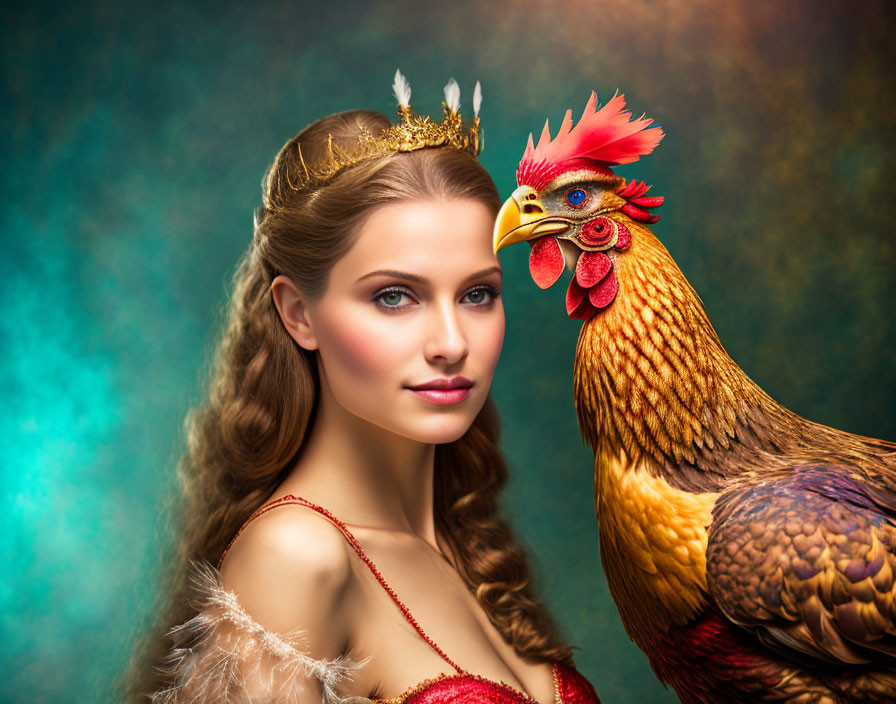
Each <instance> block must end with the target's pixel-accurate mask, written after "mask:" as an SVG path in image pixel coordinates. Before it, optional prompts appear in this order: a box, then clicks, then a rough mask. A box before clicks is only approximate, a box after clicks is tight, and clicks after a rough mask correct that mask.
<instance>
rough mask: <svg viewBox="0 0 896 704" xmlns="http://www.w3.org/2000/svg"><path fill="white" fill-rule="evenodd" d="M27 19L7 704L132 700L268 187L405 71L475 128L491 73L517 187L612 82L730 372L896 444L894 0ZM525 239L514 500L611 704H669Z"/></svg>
mask: <svg viewBox="0 0 896 704" xmlns="http://www.w3.org/2000/svg"><path fill="white" fill-rule="evenodd" d="M424 8H425V9H424ZM5 20H6V21H5V24H4V25H3V27H2V30H0V32H2V37H0V39H2V41H0V46H2V49H0V51H2V55H3V83H2V95H0V119H2V125H3V134H4V139H3V141H2V146H0V149H2V155H3V165H4V168H3V174H2V181H0V183H2V201H3V211H2V212H3V220H2V257H0V292H2V299H0V300H2V307H3V310H2V312H3V314H2V317H0V357H2V372H0V394H2V399H3V404H2V410H0V442H2V447H3V460H4V461H3V468H2V490H3V491H2V496H3V507H2V521H3V523H2V526H0V536H2V537H0V541H2V542H0V546H2V560H3V565H4V569H3V571H2V572H3V573H2V577H0V618H2V637H0V648H2V651H0V662H2V665H0V668H2V669H0V683H2V684H0V688H2V699H3V700H4V701H7V702H32V701H42V702H69V701H90V702H105V701H114V695H113V694H112V691H113V689H112V686H113V684H114V681H115V677H116V674H117V672H118V671H119V670H120V668H121V666H122V665H123V663H124V662H125V661H126V659H127V657H128V654H129V650H130V647H131V641H132V639H133V637H134V634H135V632H136V630H137V629H138V627H139V626H140V625H141V624H142V623H143V621H144V620H145V619H146V618H147V616H148V613H147V612H148V608H149V604H150V600H151V597H152V594H153V588H154V575H155V570H156V565H157V560H158V559H159V555H160V554H161V551H162V550H163V548H164V546H165V545H166V544H167V541H168V540H169V538H170V536H169V533H168V529H167V526H168V520H167V516H166V515H165V513H164V506H165V496H166V492H169V491H170V490H171V488H172V487H173V476H174V475H173V469H174V464H175V462H176V459H177V456H178V454H179V452H180V450H181V447H182V444H181V443H182V436H181V424H182V419H183V416H184V414H185V412H186V411H187V409H188V407H189V406H190V405H191V404H193V403H195V402H196V401H197V400H198V399H199V398H200V394H201V383H200V379H201V372H200V370H201V368H202V366H203V364H204V361H205V359H206V358H207V355H208V354H209V353H210V349H211V348H210V345H211V343H212V340H213V337H214V334H215V331H216V326H217V325H218V324H219V322H220V320H221V315H220V312H219V311H220V308H221V306H222V305H223V304H224V302H225V300H226V296H227V282H228V279H229V277H230V275H231V273H232V271H233V268H234V265H235V263H236V261H237V258H238V257H239V256H240V254H241V252H242V251H243V250H244V248H245V247H246V246H247V244H248V242H249V241H250V237H251V222H252V210H253V208H254V207H255V205H256V204H257V203H258V202H259V200H260V186H259V184H260V179H261V176H262V174H263V172H264V170H265V168H266V167H267V165H268V164H269V162H270V161H271V160H272V159H273V157H274V155H275V154H276V152H277V150H278V149H279V147H280V146H281V145H282V143H283V142H285V141H286V139H288V138H289V137H290V136H292V135H293V134H295V133H296V132H298V131H299V130H300V129H301V128H302V127H304V126H305V125H306V124H308V123H309V122H311V121H313V120H315V119H317V118H318V117H320V116H322V115H324V114H328V113H331V112H335V111H339V110H345V109H349V108H355V107H369V108H374V109H378V110H380V111H382V112H385V113H386V114H388V115H390V116H393V115H394V113H393V109H394V106H393V102H394V101H393V99H392V98H391V95H390V85H391V81H392V76H393V74H394V72H395V69H396V68H401V69H402V71H403V72H404V73H405V74H406V75H407V77H408V80H409V81H410V84H411V86H412V88H413V91H414V92H413V99H412V104H413V105H414V106H415V107H416V108H417V109H418V110H420V111H422V112H429V113H435V112H437V111H438V110H439V101H440V99H441V89H442V86H443V85H444V83H445V82H446V80H447V79H448V77H449V76H454V77H455V78H457V79H458V81H459V82H460V85H461V89H462V94H461V99H462V102H463V109H464V111H465V113H468V112H469V106H470V96H471V90H472V86H473V84H474V83H475V81H476V80H477V79H479V80H481V81H482V85H483V94H484V100H483V107H482V116H483V124H484V128H485V133H486V142H485V150H484V152H483V154H482V157H481V160H482V163H483V164H484V165H485V166H486V167H487V168H488V170H489V171H490V172H491V173H492V175H493V176H494V177H495V179H496V181H497V183H498V186H499V188H500V190H501V193H502V195H505V196H506V195H508V194H509V193H510V191H511V190H512V188H513V186H514V171H515V167H516V163H517V160H518V159H519V157H520V155H521V153H522V149H523V147H524V145H525V139H526V136H527V134H528V132H529V131H535V132H536V134H537V133H538V131H540V129H541V126H542V124H543V122H544V119H545V117H548V116H549V117H550V118H551V121H552V127H553V130H554V131H556V127H557V126H558V125H559V120H560V118H561V117H562V115H563V112H564V111H565V109H566V108H567V107H571V108H572V109H573V111H574V113H575V115H576V117H578V115H579V114H581V110H582V109H583V107H584V104H585V101H586V100H587V98H588V95H589V94H590V91H591V90H592V89H595V90H597V91H598V93H599V94H600V95H601V97H602V98H604V99H607V98H609V97H610V96H611V95H612V94H613V91H614V90H615V89H616V88H619V89H621V90H622V91H623V92H625V94H626V97H627V99H628V101H629V105H630V107H631V108H632V110H633V111H634V112H635V113H636V114H640V113H641V112H642V111H644V112H646V113H648V115H650V116H651V117H653V118H655V119H656V120H657V121H658V122H659V123H660V124H662V126H663V128H664V130H665V131H666V133H667V135H668V136H667V137H666V138H665V139H664V140H663V142H662V143H661V144H660V146H659V147H658V149H657V150H656V151H655V153H654V154H652V155H650V156H649V157H647V158H645V159H643V160H642V161H641V162H639V163H637V164H634V165H630V166H628V167H625V168H623V169H621V173H622V174H623V175H625V176H629V177H637V178H639V179H646V180H647V181H648V182H649V183H652V184H653V186H654V188H653V192H655V193H657V194H662V195H665V196H666V197H667V204H666V205H665V206H663V207H662V208H661V209H660V212H661V213H662V215H663V218H662V220H661V221H660V223H659V224H658V225H656V226H655V227H654V231H655V232H656V233H657V234H658V236H659V237H660V238H661V239H662V240H663V241H664V242H665V243H666V245H667V246H668V248H669V249H670V251H671V252H672V254H673V256H674V257H675V259H676V260H677V262H678V263H679V264H680V266H681V268H682V269H683V270H684V272H685V274H686V275H687V276H688V278H689V279H690V281H691V283H692V284H693V285H694V286H695V288H696V289H697V291H698V292H699V293H700V294H701V296H702V298H703V301H704V303H705V305H706V307H707V309H708V312H709V315H710V318H711V320H712V321H713V323H714V324H715V326H716V329H717V331H718V333H719V335H720V337H721V339H722V341H723V343H724V344H725V345H726V348H727V349H728V351H729V352H730V353H731V355H732V356H733V357H734V358H735V359H736V360H737V362H738V363H739V364H740V365H741V366H742V367H743V368H744V370H745V371H746V372H747V373H748V374H749V375H750V376H751V377H753V378H754V379H755V380H756V381H757V382H759V383H760V384H761V385H762V386H763V387H764V388H765V389H766V390H767V391H768V392H769V393H770V394H771V395H772V396H774V397H775V398H776V399H778V400H779V401H781V402H783V403H784V404H786V405H788V406H789V407H791V408H792V409H794V410H795V411H797V412H799V413H801V414H803V415H805V416H807V417H809V418H811V419H813V420H816V421H820V422H823V423H826V424H829V425H833V426H837V427H841V428H844V429H847V430H851V431H855V432H858V433H862V434H866V435H872V436H878V437H886V438H889V439H894V438H896V432H894V431H896V413H894V408H893V399H894V397H896V394H894V391H896V374H894V364H893V349H894V342H896V322H894V316H893V308H894V303H896V285H894V265H896V244H894V232H893V226H892V222H893V219H894V203H896V188H894V182H893V178H892V174H893V171H894V168H893V167H894V155H896V149H894V145H896V141H894V139H893V134H894V133H896V132H894V127H896V98H894V95H896V91H894V75H893V66H894V65H896V63H894V56H893V49H892V46H893V40H892V37H893V29H894V23H893V18H892V16H891V14H889V10H888V4H887V3H885V2H860V3H857V2H818V1H817V0H816V1H815V2H810V1H809V0H802V1H793V2H775V3H757V2H752V1H749V0H737V1H731V0H729V1H728V2H725V3H716V2H712V1H711V0H678V1H675V0H667V1H666V2H648V1H646V0H629V1H628V2H624V3H622V2H620V3H615V2H614V3H604V2H596V1H595V0H567V1H564V2H547V3H533V2H521V1H512V2H493V3H479V2H470V1H469V0H462V1H460V2H452V3H439V4H435V3H433V4H429V3H426V4H421V3H418V2H406V1H402V2H394V3H389V4H373V3H360V2H353V1H352V2H348V1H346V2H341V3H327V4H322V5H321V6H310V5H302V4H298V3H295V2H273V3H260V4H258V5H257V6H256V5H253V4H250V3H231V2H215V3H207V4H205V5H203V4H201V3H183V2H181V3H169V2H155V3H146V4H139V5H138V4H131V3H113V2H99V3H94V4H83V3H82V4H71V5H69V4H65V3H47V2H32V3H28V4H25V3H20V4H18V5H17V6H16V7H13V8H7V9H6V10H5ZM527 251H528V249H527V248H525V247H520V248H510V249H509V250H505V251H504V252H502V262H503V264H504V266H505V268H506V274H505V281H506V287H505V289H504V291H505V294H504V296H505V306H506V310H507V317H508V333H507V340H506V346H505V351H504V354H503V357H502V361H501V365H500V368H499V371H498V374H497V377H496V380H495V386H494V395H495V398H496V400H497V402H498V405H499V407H500V408H501V410H502V413H503V417H504V422H505V436H504V447H505V449H506V452H507V455H508V458H509V460H510V463H511V466H512V473H513V479H512V483H511V486H510V487H509V490H508V491H507V494H506V507H507V511H508V514H509V515H510V516H511V518H512V520H513V523H514V524H515V526H516V527H517V529H518V530H519V532H520V534H521V536H522V537H523V538H524V539H525V540H526V542H527V543H528V545H529V546H530V548H531V555H532V560H533V563H534V566H535V568H536V572H537V577H538V583H539V587H540V589H541V593H542V594H543V595H544V598H545V599H546V600H547V601H548V602H549V603H550V605H551V606H552V608H553V610H554V612H555V613H556V614H557V616H558V618H559V620H560V621H561V623H562V624H563V626H564V628H565V631H566V633H567V635H568V637H569V639H570V641H571V642H572V643H573V644H575V645H577V646H579V647H580V650H579V651H578V655H577V662H578V665H579V667H580V669H581V671H582V672H583V673H584V674H585V675H586V676H588V677H589V678H590V679H591V681H592V682H593V683H594V685H595V687H596V689H597V691H598V693H599V694H600V695H601V697H602V699H603V701H604V702H605V703H613V702H631V703H634V702H654V701H655V702H670V701H674V700H675V697H674V696H673V695H672V694H671V693H669V692H667V691H665V690H664V689H663V687H662V686H661V685H660V684H659V683H658V682H657V681H656V679H655V678H654V676H653V675H652V673H651V671H650V669H649V666H648V664H647V661H646V659H645V658H644V656H643V655H642V654H641V653H640V651H638V650H637V649H636V648H635V647H634V646H633V645H632V644H631V643H630V642H629V640H628V638H627V637H626V635H625V633H624V631H623V630H622V627H621V625H620V622H619V619H618V616H617V613H616V610H615V606H614V605H613V603H612V600H611V599H610V597H609V594H608V592H607V587H606V582H605V580H604V577H603V574H602V571H601V568H600V565H599V556H598V551H597V545H596V543H597V536H596V527H595V521H594V518H593V503H592V479H591V476H592V467H591V465H592V461H591V456H590V452H589V451H587V450H586V449H584V448H583V447H582V442H581V440H580V437H579V433H578V429H577V427H576V421H575V414H574V411H573V404H572V387H571V380H570V377H571V370H572V358H573V351H574V344H575V339H576V335H577V332H578V324H577V323H576V322H574V321H571V320H569V319H567V318H566V316H565V315H564V312H563V304H562V297H563V291H562V288H563V287H562V286H558V287H557V290H551V291H549V292H547V293H541V292H539V291H538V290H537V289H536V288H535V286H534V284H533V283H532V282H531V280H530V279H529V276H528V272H527V268H526V257H527Z"/></svg>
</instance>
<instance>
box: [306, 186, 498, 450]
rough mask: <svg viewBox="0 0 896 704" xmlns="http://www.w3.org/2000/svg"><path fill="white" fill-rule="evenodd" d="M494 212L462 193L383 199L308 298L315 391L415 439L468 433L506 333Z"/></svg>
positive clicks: (440, 439) (439, 440) (428, 440)
mask: <svg viewBox="0 0 896 704" xmlns="http://www.w3.org/2000/svg"><path fill="white" fill-rule="evenodd" d="M494 217H495V216H494V213H492V212H491V211H490V210H489V209H488V208H487V207H486V206H485V205H484V204H482V203H480V202H479V201H475V200H471V199H457V198H454V199H447V200H424V201H405V202H400V203H390V204H387V205H384V206H380V207H378V208H377V209H375V210H374V211H373V212H372V213H371V214H370V215H369V216H368V218H367V220H366V221H365V222H364V225H363V226H362V227H361V229H360V232H359V233H358V235H357V240H356V241H355V243H354V245H353V246H352V247H351V249H350V250H349V251H348V253H347V254H346V255H345V256H343V257H342V258H341V259H339V260H338V261H337V263H336V264H335V266H334V267H333V268H332V270H331V271H330V275H329V279H328V284H327V289H326V292H325V293H324V294H323V295H322V296H321V297H320V298H318V299H317V300H315V301H312V302H310V303H309V304H308V306H307V307H306V317H307V320H308V323H309V324H310V327H311V330H312V333H313V336H314V340H315V343H316V346H317V350H318V355H319V356H318V362H319V369H320V376H321V385H322V393H324V394H329V396H331V397H332V399H333V400H335V401H336V402H337V403H338V404H339V405H341V406H342V407H343V408H344V409H346V410H347V411H349V412H350V413H352V414H354V415H355V416H358V417H360V418H362V419H364V420H367V421H368V422H370V423H373V424H375V425H377V426H380V427H382V428H385V429H386V430H389V431H391V432H393V433H396V434H398V435H401V436H404V437H406V438H410V439H413V440H416V441H419V442H425V443H445V442H452V441H454V440H457V439H458V438H459V437H460V436H461V435H463V434H464V433H465V432H466V431H467V429H468V428H469V427H470V425H471V424H472V422H473V420H474V419H475V417H476V415H477V414H478V413H479V411H480V409H481V408H482V405H483V403H484V402H485V399H486V396H487V394H488V390H489V387H490V385H491V381H492V375H493V373H494V371H495V365H496V364H497V362H498V357H499V355H500V353H501V345H502V342H503V340H504V307H503V305H502V303H501V298H500V291H501V268H500V266H499V265H498V259H497V257H496V255H495V253H494V251H493V249H492V242H491V237H492V228H493V225H494Z"/></svg>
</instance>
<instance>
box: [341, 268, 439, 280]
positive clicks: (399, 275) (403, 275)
mask: <svg viewBox="0 0 896 704" xmlns="http://www.w3.org/2000/svg"><path fill="white" fill-rule="evenodd" d="M374 276H389V277H391V278H393V279H404V280H405V281H413V282H414V283H418V284H423V283H426V279H425V278H423V277H422V276H418V275H417V274H409V273H407V272H406V271H397V270H396V269H377V270H376V271H371V272H370V273H369V274H364V276H362V277H361V278H359V279H358V281H364V279H370V278H373V277H374ZM356 283H357V282H356Z"/></svg>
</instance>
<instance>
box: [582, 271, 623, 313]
mask: <svg viewBox="0 0 896 704" xmlns="http://www.w3.org/2000/svg"><path fill="white" fill-rule="evenodd" d="M618 291H619V281H618V280H617V279H616V274H614V273H612V272H611V273H610V275H609V276H607V277H606V278H605V279H604V280H603V281H601V282H600V283H599V284H598V285H597V286H595V287H594V288H592V289H590V290H589V291H588V300H589V301H590V302H591V304H592V305H593V306H594V307H595V308H598V309H600V308H606V307H607V306H608V305H610V304H611V303H612V302H613V299H614V298H616V293H617V292H618Z"/></svg>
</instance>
